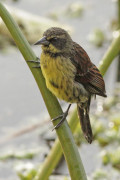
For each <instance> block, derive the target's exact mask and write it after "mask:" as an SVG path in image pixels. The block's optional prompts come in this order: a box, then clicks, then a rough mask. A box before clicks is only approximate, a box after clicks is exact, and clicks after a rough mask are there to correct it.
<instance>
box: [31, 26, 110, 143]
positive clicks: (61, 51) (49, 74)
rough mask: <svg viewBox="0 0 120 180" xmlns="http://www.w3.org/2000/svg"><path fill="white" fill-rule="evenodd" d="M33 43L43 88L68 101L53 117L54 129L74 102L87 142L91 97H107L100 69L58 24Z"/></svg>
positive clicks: (91, 138)
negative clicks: (57, 120)
mask: <svg viewBox="0 0 120 180" xmlns="http://www.w3.org/2000/svg"><path fill="white" fill-rule="evenodd" d="M34 45H41V48H42V53H41V56H40V62H39V63H40V68H41V70H42V73H43V76H44V78H45V81H46V86H47V88H48V89H49V90H50V91H51V92H52V93H53V94H54V95H55V96H56V97H57V98H59V99H62V100H64V101H66V102H68V103H69V106H68V108H67V110H66V111H65V112H64V113H63V114H62V115H60V116H58V117H55V118H54V119H53V120H56V119H58V118H61V120H60V122H59V123H58V124H57V125H56V126H55V129H57V128H58V127H60V126H61V124H62V123H63V121H64V120H65V119H66V117H67V115H68V111H69V109H70V106H71V104H73V103H76V104H77V111H78V117H79V119H80V124H81V128H82V131H83V134H84V136H85V138H86V140H87V141H88V143H90V144H91V143H92V141H93V133H92V128H91V124H90V118H89V110H90V103H91V97H92V96H96V95H99V96H103V97H107V95H106V90H105V82H104V80H103V77H102V75H101V73H100V71H99V70H98V68H97V67H96V66H95V65H94V64H93V63H92V62H91V60H90V58H89V56H88V54H87V52H86V51H85V50H84V49H83V48H82V47H81V46H80V45H79V44H77V43H76V42H74V41H73V40H72V38H71V36H70V35H69V33H68V32H67V31H66V30H64V29H62V28H60V27H51V28H49V29H47V30H46V31H45V32H44V33H43V37H42V38H41V39H40V40H38V41H37V42H36V43H35V44H34ZM34 62H35V61H34ZM36 62H38V61H36Z"/></svg>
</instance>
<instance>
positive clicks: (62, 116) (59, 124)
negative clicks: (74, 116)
mask: <svg viewBox="0 0 120 180" xmlns="http://www.w3.org/2000/svg"><path fill="white" fill-rule="evenodd" d="M70 106H71V104H69V106H68V108H67V110H66V111H65V112H64V113H63V114H61V115H59V116H57V117H56V118H54V119H52V120H51V121H55V120H57V119H59V118H62V119H61V120H60V122H59V123H58V124H57V125H56V126H55V127H54V128H53V129H52V131H53V130H54V129H57V128H59V127H60V126H61V124H62V123H63V122H64V121H65V119H66V117H67V115H68V111H69V109H70Z"/></svg>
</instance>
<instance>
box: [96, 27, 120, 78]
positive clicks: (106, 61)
mask: <svg viewBox="0 0 120 180" xmlns="http://www.w3.org/2000/svg"><path fill="white" fill-rule="evenodd" d="M119 52H120V30H119V31H116V36H115V39H114V40H113V42H112V43H111V45H110V47H109V48H108V50H107V52H106V53H105V55H104V56H103V59H102V60H101V61H100V66H99V70H100V72H101V73H102V75H104V74H105V73H106V71H107V70H108V67H109V66H110V64H111V63H112V61H113V59H114V58H115V57H116V56H117V55H118V54H119Z"/></svg>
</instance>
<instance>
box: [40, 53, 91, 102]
mask: <svg viewBox="0 0 120 180" xmlns="http://www.w3.org/2000/svg"><path fill="white" fill-rule="evenodd" d="M44 56H45V57H44ZM45 58H46V61H45V60H44V61H43V59H45ZM63 64H64V66H63ZM41 69H42V73H43V75H44V77H45V80H46V85H47V88H48V89H49V90H50V91H51V92H52V93H53V94H54V95H55V96H56V97H58V98H59V99H62V100H64V101H67V102H70V103H79V102H80V101H82V102H85V101H86V100H87V99H88V97H87V96H86V92H85V95H83V94H84V87H83V86H82V85H81V86H80V84H78V83H75V82H74V76H75V73H76V69H75V67H74V65H73V64H72V63H71V61H70V60H69V59H68V60H66V59H62V60H61V58H59V57H58V58H56V59H52V58H50V57H46V55H44V54H41ZM81 88H82V89H81Z"/></svg>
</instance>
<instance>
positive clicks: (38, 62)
mask: <svg viewBox="0 0 120 180" xmlns="http://www.w3.org/2000/svg"><path fill="white" fill-rule="evenodd" d="M27 62H30V63H36V64H38V66H33V68H40V59H39V58H38V57H37V58H36V60H27Z"/></svg>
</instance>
